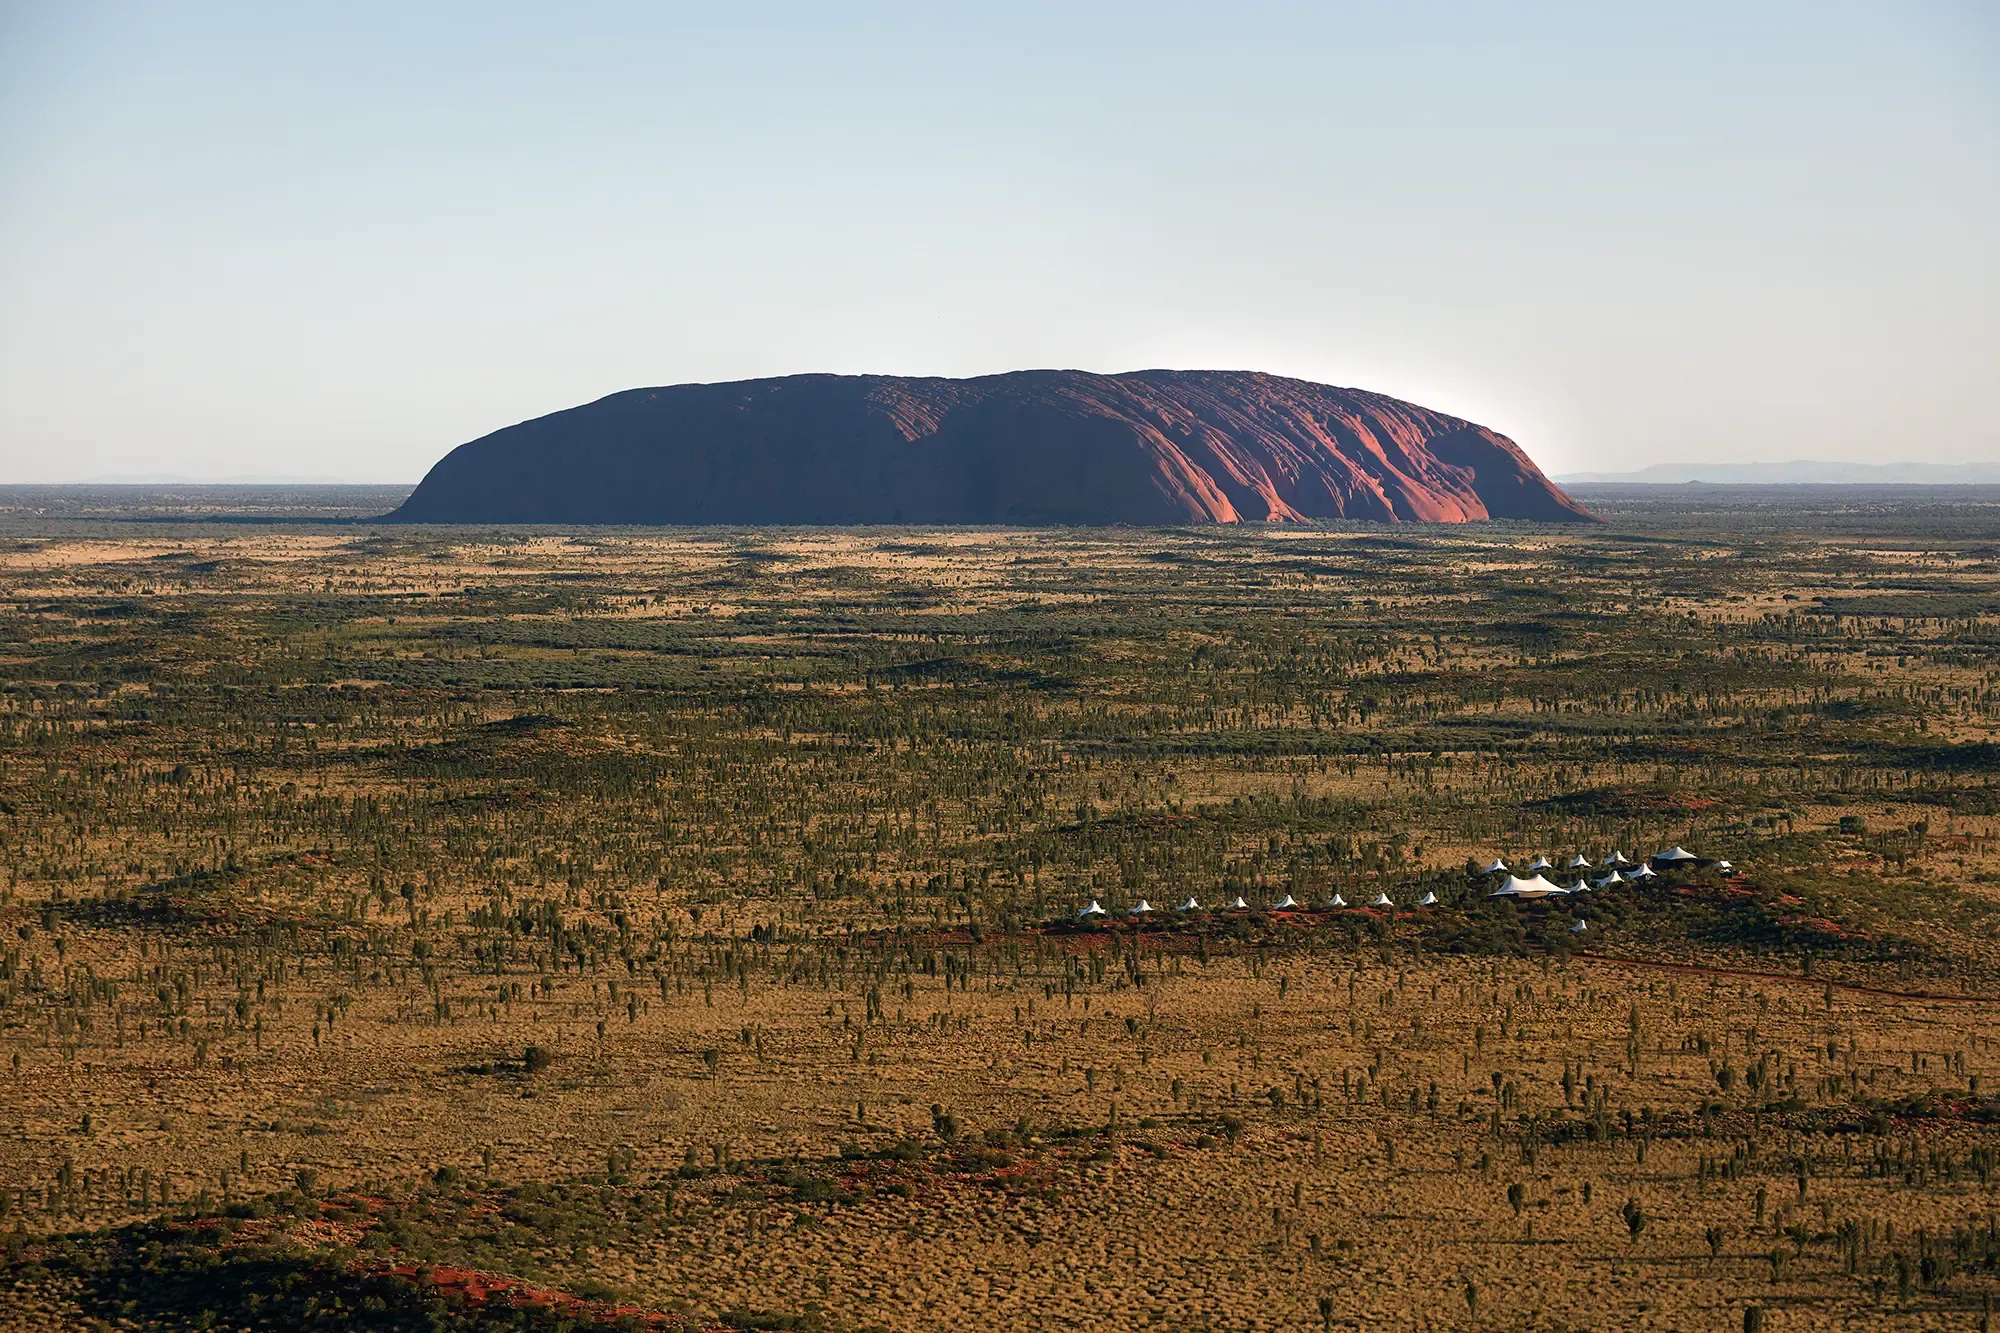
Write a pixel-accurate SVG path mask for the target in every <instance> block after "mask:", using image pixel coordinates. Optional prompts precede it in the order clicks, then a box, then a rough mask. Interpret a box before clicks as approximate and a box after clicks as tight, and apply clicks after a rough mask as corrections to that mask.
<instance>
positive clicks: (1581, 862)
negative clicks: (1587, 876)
mask: <svg viewBox="0 0 2000 1333" xmlns="http://www.w3.org/2000/svg"><path fill="white" fill-rule="evenodd" d="M1569 868H1570V869H1571V870H1588V869H1590V858H1589V857H1587V856H1585V855H1584V854H1583V853H1582V852H1578V853H1577V854H1576V855H1575V856H1573V857H1571V858H1570V863H1569Z"/></svg>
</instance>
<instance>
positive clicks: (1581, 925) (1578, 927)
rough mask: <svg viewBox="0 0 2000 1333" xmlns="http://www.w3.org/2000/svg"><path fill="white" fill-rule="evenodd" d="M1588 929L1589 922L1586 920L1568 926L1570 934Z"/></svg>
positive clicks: (1578, 933)
mask: <svg viewBox="0 0 2000 1333" xmlns="http://www.w3.org/2000/svg"><path fill="white" fill-rule="evenodd" d="M1589 929H1590V923H1589V922H1588V921H1579V922H1577V923H1576V924H1575V925H1573V926H1571V927H1570V928H1569V933H1570V934H1572V935H1581V934H1583V933H1584V932H1585V931H1587V930H1589Z"/></svg>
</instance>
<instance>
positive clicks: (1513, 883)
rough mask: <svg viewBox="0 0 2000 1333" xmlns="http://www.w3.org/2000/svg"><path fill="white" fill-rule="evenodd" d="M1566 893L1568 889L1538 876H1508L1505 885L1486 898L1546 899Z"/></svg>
mask: <svg viewBox="0 0 2000 1333" xmlns="http://www.w3.org/2000/svg"><path fill="white" fill-rule="evenodd" d="M1568 892H1569V890H1568V889H1565V888H1563V887H1561V886H1560V885H1556V884H1551V883H1549V881H1548V880H1546V879H1543V878H1542V877H1541V876H1540V875H1537V876H1535V877H1534V878H1533V879H1522V878H1520V877H1519V876H1517V875H1509V876H1507V882H1506V883H1505V884H1502V885H1501V886H1500V887H1499V888H1497V889H1495V890H1493V892H1491V893H1489V894H1487V895H1486V896H1487V897H1489V898H1546V897H1548V896H1549V895H1550V894H1554V893H1568Z"/></svg>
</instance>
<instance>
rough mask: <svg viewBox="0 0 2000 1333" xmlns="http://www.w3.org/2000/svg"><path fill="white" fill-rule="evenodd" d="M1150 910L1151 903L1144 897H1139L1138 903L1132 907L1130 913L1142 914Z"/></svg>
mask: <svg viewBox="0 0 2000 1333" xmlns="http://www.w3.org/2000/svg"><path fill="white" fill-rule="evenodd" d="M1152 910H1153V905H1152V904H1151V903H1149V902H1147V901H1146V900H1145V899H1144V898H1141V899H1140V900H1139V903H1138V905H1137V906H1136V907H1134V908H1133V909H1132V912H1131V914H1132V915H1133V916H1144V915H1145V914H1146V913H1148V912H1150V911H1152Z"/></svg>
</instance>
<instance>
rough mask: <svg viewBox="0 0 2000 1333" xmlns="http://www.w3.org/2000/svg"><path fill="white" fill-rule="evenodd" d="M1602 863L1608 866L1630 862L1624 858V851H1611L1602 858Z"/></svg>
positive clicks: (1623, 864) (1629, 863) (1626, 864)
mask: <svg viewBox="0 0 2000 1333" xmlns="http://www.w3.org/2000/svg"><path fill="white" fill-rule="evenodd" d="M1604 864H1606V865H1608V866H1629V865H1631V864H1632V863H1631V862H1630V861H1628V860H1626V859H1625V853H1623V852H1613V853H1611V855H1609V856H1607V857H1605V858H1604Z"/></svg>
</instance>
